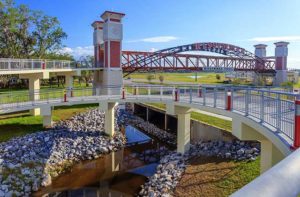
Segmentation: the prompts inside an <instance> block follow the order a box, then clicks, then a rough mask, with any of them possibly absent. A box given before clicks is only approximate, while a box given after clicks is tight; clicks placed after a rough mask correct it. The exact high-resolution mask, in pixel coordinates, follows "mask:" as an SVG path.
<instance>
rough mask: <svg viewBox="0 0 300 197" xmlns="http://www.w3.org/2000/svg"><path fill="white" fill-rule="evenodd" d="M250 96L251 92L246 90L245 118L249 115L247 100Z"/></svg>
mask: <svg viewBox="0 0 300 197" xmlns="http://www.w3.org/2000/svg"><path fill="white" fill-rule="evenodd" d="M250 96H251V92H250V90H249V89H247V90H246V94H245V116H248V114H249V100H250V99H249V98H250Z"/></svg>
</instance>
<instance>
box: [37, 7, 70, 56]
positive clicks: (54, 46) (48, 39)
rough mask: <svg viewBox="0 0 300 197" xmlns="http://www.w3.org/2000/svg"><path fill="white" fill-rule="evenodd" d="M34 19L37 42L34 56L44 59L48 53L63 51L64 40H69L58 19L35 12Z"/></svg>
mask: <svg viewBox="0 0 300 197" xmlns="http://www.w3.org/2000/svg"><path fill="white" fill-rule="evenodd" d="M33 18H34V19H33V24H34V25H35V30H34V31H33V32H32V34H33V37H34V40H35V41H36V45H35V46H34V49H35V50H34V51H35V53H34V55H35V56H36V57H38V58H44V57H45V55H46V54H47V53H49V52H50V53H53V52H56V51H58V50H59V49H61V47H62V40H63V39H65V38H67V34H66V33H65V32H63V30H62V28H61V27H60V26H59V25H60V23H59V21H58V20H57V18H56V17H50V16H46V15H43V13H41V12H35V13H34V17H33Z"/></svg>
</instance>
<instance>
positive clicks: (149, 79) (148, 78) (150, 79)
mask: <svg viewBox="0 0 300 197" xmlns="http://www.w3.org/2000/svg"><path fill="white" fill-rule="evenodd" d="M153 79H155V76H154V75H153V74H148V75H147V80H148V81H149V82H151V81H152V80H153Z"/></svg>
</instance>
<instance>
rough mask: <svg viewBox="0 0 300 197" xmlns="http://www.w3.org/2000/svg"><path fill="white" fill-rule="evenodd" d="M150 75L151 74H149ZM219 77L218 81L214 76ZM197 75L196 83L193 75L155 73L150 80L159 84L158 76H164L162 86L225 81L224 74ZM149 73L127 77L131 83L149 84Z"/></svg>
mask: <svg viewBox="0 0 300 197" xmlns="http://www.w3.org/2000/svg"><path fill="white" fill-rule="evenodd" d="M150 74H151V73H150ZM217 74H219V75H220V77H221V78H220V80H217V79H216V75H217ZM217 74H216V73H204V72H201V73H197V76H198V80H197V81H196V80H195V79H194V78H192V77H191V76H195V73H165V72H164V73H156V74H153V75H154V76H155V77H154V79H153V80H151V82H152V83H160V81H159V76H160V75H162V76H164V82H163V83H164V84H167V83H168V82H182V83H184V82H186V83H201V84H218V83H223V81H224V80H225V74H224V73H217ZM148 75H149V73H133V74H131V75H129V77H130V78H131V79H132V81H135V82H149V81H148V80H147V76H148Z"/></svg>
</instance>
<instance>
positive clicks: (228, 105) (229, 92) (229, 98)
mask: <svg viewBox="0 0 300 197" xmlns="http://www.w3.org/2000/svg"><path fill="white" fill-rule="evenodd" d="M226 110H228V111H231V91H228V92H227V106H226Z"/></svg>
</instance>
